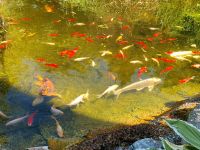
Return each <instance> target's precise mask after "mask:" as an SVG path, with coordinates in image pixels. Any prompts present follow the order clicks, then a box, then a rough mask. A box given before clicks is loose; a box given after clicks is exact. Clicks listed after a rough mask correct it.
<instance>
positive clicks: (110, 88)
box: [97, 84, 119, 98]
mask: <svg viewBox="0 0 200 150" xmlns="http://www.w3.org/2000/svg"><path fill="white" fill-rule="evenodd" d="M118 87H119V85H117V84H115V85H112V86H109V87H108V88H107V89H106V90H105V91H104V92H103V93H102V94H99V95H98V96H97V98H101V97H103V96H104V95H106V94H110V93H111V92H114V90H116V89H117V88H118Z"/></svg>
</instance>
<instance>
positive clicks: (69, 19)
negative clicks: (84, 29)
mask: <svg viewBox="0 0 200 150" xmlns="http://www.w3.org/2000/svg"><path fill="white" fill-rule="evenodd" d="M67 21H68V22H76V18H68V19H67Z"/></svg>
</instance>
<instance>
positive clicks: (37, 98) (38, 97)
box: [32, 95, 44, 106]
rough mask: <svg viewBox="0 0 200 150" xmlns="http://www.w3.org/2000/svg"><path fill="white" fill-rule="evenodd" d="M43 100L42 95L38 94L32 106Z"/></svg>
mask: <svg viewBox="0 0 200 150" xmlns="http://www.w3.org/2000/svg"><path fill="white" fill-rule="evenodd" d="M43 101H44V97H43V96H41V95H39V96H37V97H36V98H35V99H34V100H33V102H32V106H36V105H39V104H41V103H42V102H43Z"/></svg>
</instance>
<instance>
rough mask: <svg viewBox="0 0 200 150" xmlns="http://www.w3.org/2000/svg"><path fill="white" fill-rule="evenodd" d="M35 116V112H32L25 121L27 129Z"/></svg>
mask: <svg viewBox="0 0 200 150" xmlns="http://www.w3.org/2000/svg"><path fill="white" fill-rule="evenodd" d="M35 115H36V112H33V113H32V114H31V115H30V116H29V117H28V119H27V124H28V126H29V127H30V126H32V124H33V120H34V117H35Z"/></svg>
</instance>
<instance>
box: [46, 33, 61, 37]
mask: <svg viewBox="0 0 200 150" xmlns="http://www.w3.org/2000/svg"><path fill="white" fill-rule="evenodd" d="M58 35H59V34H58V33H51V34H48V36H51V37H56V36H58Z"/></svg>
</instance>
